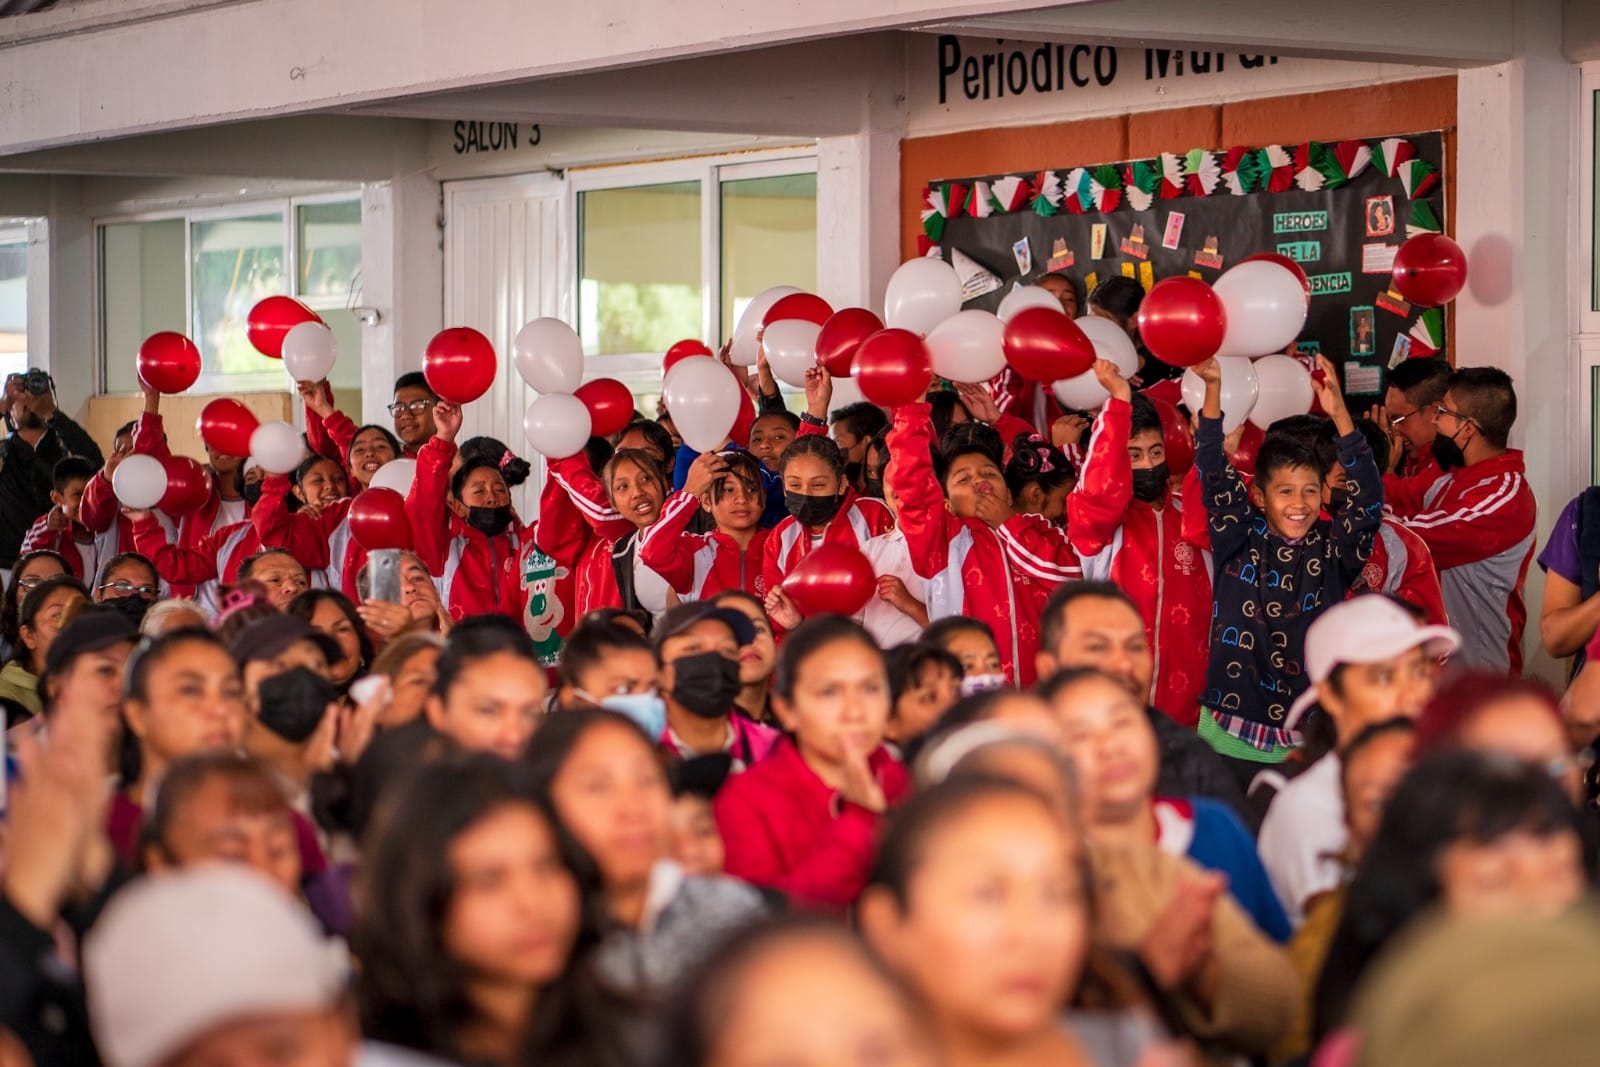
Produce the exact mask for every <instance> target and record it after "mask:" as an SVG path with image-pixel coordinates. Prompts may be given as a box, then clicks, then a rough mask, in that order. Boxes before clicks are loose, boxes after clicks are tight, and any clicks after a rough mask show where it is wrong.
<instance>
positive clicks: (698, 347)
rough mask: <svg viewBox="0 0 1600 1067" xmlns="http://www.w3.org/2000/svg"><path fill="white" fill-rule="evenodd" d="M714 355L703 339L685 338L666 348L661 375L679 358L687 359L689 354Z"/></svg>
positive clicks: (665, 374) (714, 356)
mask: <svg viewBox="0 0 1600 1067" xmlns="http://www.w3.org/2000/svg"><path fill="white" fill-rule="evenodd" d="M716 355H717V354H716V353H715V352H713V351H711V346H710V345H708V344H706V343H705V342H704V341H696V340H695V339H694V338H692V337H690V338H686V339H684V340H682V341H679V342H678V343H676V344H674V345H673V346H672V347H671V348H669V349H667V355H666V358H665V359H663V360H662V361H661V376H662V377H663V378H665V377H666V376H667V371H669V370H671V369H672V368H673V366H674V365H675V364H676V363H677V362H678V361H679V360H680V359H688V358H689V357H690V356H711V357H712V358H713V359H715V358H716Z"/></svg>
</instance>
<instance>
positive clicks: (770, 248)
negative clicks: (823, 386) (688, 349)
mask: <svg viewBox="0 0 1600 1067" xmlns="http://www.w3.org/2000/svg"><path fill="white" fill-rule="evenodd" d="M775 285H794V286H798V287H799V288H801V289H804V290H806V291H807V292H815V291H816V288H817V176H816V175H815V174H785V175H781V176H778V177H772V178H742V179H739V180H736V181H726V182H723V183H722V310H721V323H722V331H721V335H722V336H723V337H732V336H733V327H734V325H735V324H736V323H737V322H738V321H739V316H740V314H742V313H743V312H744V309H745V306H746V305H747V304H749V303H750V301H751V300H752V299H754V298H755V297H756V295H757V294H759V293H761V292H762V291H763V290H766V289H770V288H772V287H773V286H775ZM685 336H688V335H685Z"/></svg>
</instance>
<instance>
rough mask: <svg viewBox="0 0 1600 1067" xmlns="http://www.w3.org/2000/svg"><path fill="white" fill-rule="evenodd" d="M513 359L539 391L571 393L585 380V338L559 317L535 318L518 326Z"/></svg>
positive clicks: (512, 354)
mask: <svg viewBox="0 0 1600 1067" xmlns="http://www.w3.org/2000/svg"><path fill="white" fill-rule="evenodd" d="M511 360H512V362H513V363H515V364H516V365H517V373H518V374H520V375H522V380H523V381H525V382H527V383H528V384H529V385H530V386H532V387H533V388H534V389H535V390H537V391H538V392H540V393H570V392H573V391H574V390H576V389H577V388H578V386H580V385H582V384H583V342H582V341H581V340H579V338H578V334H577V332H576V331H574V330H573V328H572V327H571V326H568V325H567V324H566V323H564V322H562V321H561V320H560V319H552V318H542V319H534V320H533V321H532V322H530V323H528V324H526V325H525V326H523V327H522V329H520V330H518V331H517V336H516V337H515V338H513V339H512V341H511Z"/></svg>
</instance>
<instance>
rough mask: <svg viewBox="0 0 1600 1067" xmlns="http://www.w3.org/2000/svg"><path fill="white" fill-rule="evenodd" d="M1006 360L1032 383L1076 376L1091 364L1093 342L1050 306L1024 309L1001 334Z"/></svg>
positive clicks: (1080, 328)
mask: <svg viewBox="0 0 1600 1067" xmlns="http://www.w3.org/2000/svg"><path fill="white" fill-rule="evenodd" d="M1001 347H1003V348H1004V349H1005V353H1006V362H1007V363H1009V364H1011V369H1012V370H1014V371H1016V372H1017V373H1018V374H1020V375H1022V376H1023V377H1024V378H1027V379H1028V380H1029V381H1035V382H1057V381H1060V380H1061V379H1063V378H1076V377H1077V376H1078V375H1080V374H1082V373H1084V372H1085V371H1087V370H1088V369H1089V368H1090V367H1092V366H1094V359H1095V356H1094V342H1093V341H1090V340H1089V337H1088V335H1087V334H1085V333H1084V332H1083V329H1082V327H1080V326H1079V325H1078V324H1077V323H1075V322H1073V321H1072V320H1071V319H1069V318H1067V317H1066V316H1065V315H1063V314H1062V313H1061V312H1059V311H1056V310H1054V309H1052V308H1045V307H1030V308H1023V309H1022V310H1021V311H1019V312H1017V313H1016V314H1015V315H1013V316H1011V320H1010V321H1009V322H1007V323H1006V330H1005V333H1004V334H1003V335H1002V337H1001Z"/></svg>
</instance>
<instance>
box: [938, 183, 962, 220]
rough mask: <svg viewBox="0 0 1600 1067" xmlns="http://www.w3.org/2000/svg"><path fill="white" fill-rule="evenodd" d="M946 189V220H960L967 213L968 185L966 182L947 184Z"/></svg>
mask: <svg viewBox="0 0 1600 1067" xmlns="http://www.w3.org/2000/svg"><path fill="white" fill-rule="evenodd" d="M942 188H943V189H944V206H945V216H944V217H945V218H947V219H959V218H960V217H961V216H962V215H965V214H966V213H967V184H966V183H965V182H945V183H944V185H943V186H942Z"/></svg>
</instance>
